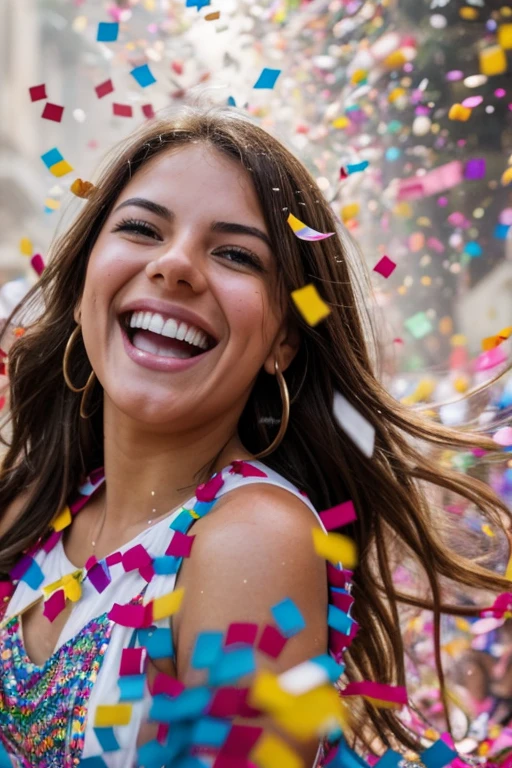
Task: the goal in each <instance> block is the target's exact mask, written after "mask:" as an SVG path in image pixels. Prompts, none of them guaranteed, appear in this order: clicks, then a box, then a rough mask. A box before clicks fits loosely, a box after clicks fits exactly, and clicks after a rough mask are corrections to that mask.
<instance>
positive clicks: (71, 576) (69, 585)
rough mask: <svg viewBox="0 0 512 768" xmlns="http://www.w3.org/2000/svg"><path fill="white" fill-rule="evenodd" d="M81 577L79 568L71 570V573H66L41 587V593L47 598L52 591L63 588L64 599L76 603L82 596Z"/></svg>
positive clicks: (81, 573)
mask: <svg viewBox="0 0 512 768" xmlns="http://www.w3.org/2000/svg"><path fill="white" fill-rule="evenodd" d="M82 578H83V572H82V570H81V569H80V570H76V571H73V573H67V574H66V575H65V576H63V577H62V578H61V579H58V580H57V581H54V582H52V583H51V584H48V585H47V586H46V587H43V595H44V596H45V598H46V599H48V598H49V597H50V596H51V595H53V593H54V592H57V590H59V589H63V590H64V595H65V597H66V600H71V602H72V603H77V602H78V601H79V600H80V598H81V596H82V586H81V583H80V582H81V581H82Z"/></svg>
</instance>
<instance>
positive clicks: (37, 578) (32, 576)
mask: <svg viewBox="0 0 512 768" xmlns="http://www.w3.org/2000/svg"><path fill="white" fill-rule="evenodd" d="M21 581H24V582H25V584H28V586H29V587H30V588H31V589H38V588H39V587H40V586H41V584H42V583H43V581H44V574H43V572H42V570H41V568H40V567H39V565H38V564H37V562H36V561H35V560H32V562H31V563H30V565H29V567H28V570H27V571H25V573H24V575H23V576H22V578H21Z"/></svg>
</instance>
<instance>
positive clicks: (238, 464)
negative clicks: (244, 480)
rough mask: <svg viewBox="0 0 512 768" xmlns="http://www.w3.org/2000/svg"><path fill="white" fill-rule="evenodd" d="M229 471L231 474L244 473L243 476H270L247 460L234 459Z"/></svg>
mask: <svg viewBox="0 0 512 768" xmlns="http://www.w3.org/2000/svg"><path fill="white" fill-rule="evenodd" d="M229 471H230V473H231V474H237V475H242V477H268V475H267V474H266V473H265V472H262V470H261V469H258V467H253V465H252V464H249V462H247V461H239V460H236V461H233V462H232V463H231V469H230V470H229Z"/></svg>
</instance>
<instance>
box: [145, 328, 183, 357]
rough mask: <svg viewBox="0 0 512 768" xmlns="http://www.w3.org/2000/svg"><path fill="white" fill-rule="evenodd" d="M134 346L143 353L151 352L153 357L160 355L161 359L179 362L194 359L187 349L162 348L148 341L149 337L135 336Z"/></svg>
mask: <svg viewBox="0 0 512 768" xmlns="http://www.w3.org/2000/svg"><path fill="white" fill-rule="evenodd" d="M132 344H133V346H134V347H135V348H136V349H140V350H141V352H149V353H150V354H152V355H159V356H160V357H174V358H178V359H179V360H186V359H188V358H189V357H192V353H191V352H188V351H187V350H186V349H169V347H163V346H160V345H159V344H157V343H156V342H154V341H151V340H150V339H148V338H147V336H141V334H139V333H136V334H135V336H134V338H133V341H132Z"/></svg>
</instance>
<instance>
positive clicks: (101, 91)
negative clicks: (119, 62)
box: [94, 79, 114, 99]
mask: <svg viewBox="0 0 512 768" xmlns="http://www.w3.org/2000/svg"><path fill="white" fill-rule="evenodd" d="M94 90H95V91H96V95H97V97H98V99H102V98H103V97H104V96H107V94H109V93H112V92H113V90H114V84H113V83H112V80H110V79H109V80H105V81H104V82H103V83H100V84H99V85H97V86H96V87H95V88H94Z"/></svg>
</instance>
